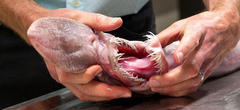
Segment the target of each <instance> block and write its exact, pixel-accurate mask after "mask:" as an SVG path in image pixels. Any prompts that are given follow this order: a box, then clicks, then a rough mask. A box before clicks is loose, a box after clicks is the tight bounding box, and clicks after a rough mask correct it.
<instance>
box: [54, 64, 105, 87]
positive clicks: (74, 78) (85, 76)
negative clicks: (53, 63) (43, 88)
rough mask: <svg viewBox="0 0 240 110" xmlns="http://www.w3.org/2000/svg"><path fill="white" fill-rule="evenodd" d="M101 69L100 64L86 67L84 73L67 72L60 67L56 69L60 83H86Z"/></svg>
mask: <svg viewBox="0 0 240 110" xmlns="http://www.w3.org/2000/svg"><path fill="white" fill-rule="evenodd" d="M101 71H102V68H101V66H99V65H93V66H90V67H88V68H87V69H86V71H85V72H84V73H67V72H64V71H62V70H60V69H58V68H57V69H56V72H57V74H58V79H59V81H60V82H61V83H71V84H86V83H88V82H90V81H91V80H93V79H94V78H95V76H96V75H97V74H100V73H101Z"/></svg>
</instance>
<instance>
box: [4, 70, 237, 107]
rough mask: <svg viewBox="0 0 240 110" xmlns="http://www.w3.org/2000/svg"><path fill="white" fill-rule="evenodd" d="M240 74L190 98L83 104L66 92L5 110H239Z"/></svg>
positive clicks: (218, 80) (213, 81)
mask: <svg viewBox="0 0 240 110" xmlns="http://www.w3.org/2000/svg"><path fill="white" fill-rule="evenodd" d="M239 79H240V71H238V72H234V73H232V74H229V75H227V76H223V77H218V78H214V79H213V78H212V79H210V80H208V81H207V82H206V83H205V84H204V85H202V86H201V87H200V88H199V90H198V91H197V92H195V93H193V94H191V95H189V96H186V97H180V98H172V97H166V96H160V95H154V96H145V97H135V98H130V99H118V100H113V101H108V102H82V101H80V100H78V99H77V98H76V97H74V96H73V95H72V93H71V92H69V91H68V90H67V89H62V90H59V91H56V92H53V93H50V94H47V95H44V96H42V97H39V98H36V99H32V100H29V101H27V102H23V103H20V104H18V105H15V106H12V107H9V108H6V109H5V110H16V109H17V110H48V109H52V110H179V109H181V110H240V80H239Z"/></svg>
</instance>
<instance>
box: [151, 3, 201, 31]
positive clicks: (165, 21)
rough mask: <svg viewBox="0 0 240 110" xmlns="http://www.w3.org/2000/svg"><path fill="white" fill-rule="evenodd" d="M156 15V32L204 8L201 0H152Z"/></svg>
mask: <svg viewBox="0 0 240 110" xmlns="http://www.w3.org/2000/svg"><path fill="white" fill-rule="evenodd" d="M152 3H153V6H154V12H155V16H156V27H157V32H160V31H161V30H163V29H165V28H167V27H168V26H169V25H171V24H172V23H174V22H175V21H177V20H179V19H183V18H186V17H189V16H192V15H194V14H197V13H199V12H201V11H203V10H204V4H203V2H202V0H152Z"/></svg>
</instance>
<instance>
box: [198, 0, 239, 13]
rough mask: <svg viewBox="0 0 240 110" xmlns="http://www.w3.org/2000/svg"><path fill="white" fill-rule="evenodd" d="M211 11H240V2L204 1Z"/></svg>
mask: <svg viewBox="0 0 240 110" xmlns="http://www.w3.org/2000/svg"><path fill="white" fill-rule="evenodd" d="M203 2H204V4H205V6H206V8H207V9H208V10H209V11H213V10H218V9H237V10H240V0H203Z"/></svg>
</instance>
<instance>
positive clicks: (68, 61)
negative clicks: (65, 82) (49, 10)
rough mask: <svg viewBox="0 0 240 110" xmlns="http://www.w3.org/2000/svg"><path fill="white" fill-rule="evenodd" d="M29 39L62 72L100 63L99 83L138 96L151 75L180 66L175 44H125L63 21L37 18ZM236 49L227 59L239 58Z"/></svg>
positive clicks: (238, 49) (124, 41)
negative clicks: (119, 87) (165, 45)
mask: <svg viewBox="0 0 240 110" xmlns="http://www.w3.org/2000/svg"><path fill="white" fill-rule="evenodd" d="M28 37H29V39H30V41H31V43H32V45H33V46H34V47H35V49H36V50H37V51H38V52H39V53H40V54H41V55H42V56H43V58H44V59H46V60H47V61H50V62H51V63H52V64H55V65H56V66H57V67H58V68H60V69H61V70H64V71H65V72H71V73H76V74H78V73H82V72H84V71H86V69H87V67H89V66H91V65H94V64H100V65H101V67H102V68H103V70H104V71H103V73H102V74H100V75H98V76H97V79H98V80H100V81H103V82H106V83H109V84H113V85H123V86H126V87H129V88H130V89H131V90H132V91H135V92H138V93H150V87H149V84H148V80H149V78H150V77H151V76H153V75H156V74H163V73H166V72H167V71H168V70H171V69H173V68H175V67H176V66H178V65H179V64H177V63H176V62H175V60H173V57H172V56H173V51H174V50H175V49H176V47H177V45H178V44H177V43H174V44H171V45H169V46H167V47H166V48H165V50H164V49H162V47H161V44H160V43H158V44H155V46H149V45H148V44H150V43H152V42H154V41H155V40H156V39H155V37H154V35H147V37H149V38H150V39H149V40H147V41H146V42H140V41H127V40H124V39H121V38H117V37H114V36H112V35H110V34H107V33H103V32H99V31H94V30H92V29H91V28H89V27H88V26H86V25H83V24H80V23H78V22H76V21H74V20H71V19H66V18H57V17H55V18H54V17H49V18H41V19H38V20H37V21H35V22H34V23H33V24H32V25H31V26H30V28H29V30H28ZM239 46H240V45H238V46H237V48H235V49H234V50H233V52H232V53H230V54H229V55H228V57H227V59H232V58H236V57H239V56H240V55H239V52H238V51H240V48H239ZM239 62H240V60H237V61H236V62H229V60H226V61H224V62H223V64H222V65H223V66H224V65H226V64H228V65H229V67H228V68H226V69H224V70H220V69H217V70H218V71H216V72H218V73H222V72H229V71H232V70H235V69H236V68H238V67H239V66H240V63H239ZM231 65H235V66H234V67H233V66H231Z"/></svg>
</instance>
